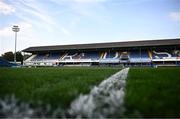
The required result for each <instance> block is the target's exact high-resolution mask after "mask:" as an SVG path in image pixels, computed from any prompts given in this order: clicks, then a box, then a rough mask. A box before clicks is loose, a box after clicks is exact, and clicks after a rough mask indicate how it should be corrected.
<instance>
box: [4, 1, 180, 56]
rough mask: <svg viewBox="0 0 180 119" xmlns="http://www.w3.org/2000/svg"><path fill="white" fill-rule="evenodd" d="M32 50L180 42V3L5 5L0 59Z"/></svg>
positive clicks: (21, 3) (25, 3)
mask: <svg viewBox="0 0 180 119" xmlns="http://www.w3.org/2000/svg"><path fill="white" fill-rule="evenodd" d="M13 25H19V27H20V32H19V33H18V46H17V49H18V50H22V49H24V48H27V47H30V46H42V45H62V44H82V43H99V42H115V41H130V40H149V39H164V38H180V0H0V54H2V53H4V52H7V51H14V33H13V32H12V30H11V27H12V26H13Z"/></svg>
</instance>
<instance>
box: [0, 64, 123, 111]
mask: <svg viewBox="0 0 180 119" xmlns="http://www.w3.org/2000/svg"><path fill="white" fill-rule="evenodd" d="M119 70H120V69H119V68H97V67H95V68H88V67H87V68H85V67H83V68H0V97H1V98H3V97H4V96H6V95H11V94H15V96H16V97H17V98H18V99H20V100H22V101H25V102H30V103H32V104H36V103H37V102H39V101H42V102H43V104H51V105H52V106H55V107H56V106H61V107H62V108H66V107H68V106H69V104H70V102H71V101H72V100H73V99H74V98H76V97H77V96H78V95H79V94H80V93H83V94H84V93H88V92H89V91H90V89H91V87H93V86H94V85H97V84H98V83H100V82H101V81H102V80H104V79H106V78H108V77H109V76H110V75H112V74H114V73H115V72H117V71H119Z"/></svg>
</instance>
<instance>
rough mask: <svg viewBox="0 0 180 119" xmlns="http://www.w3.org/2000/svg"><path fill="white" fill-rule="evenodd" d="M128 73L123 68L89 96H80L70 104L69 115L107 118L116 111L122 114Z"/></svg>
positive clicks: (95, 88)
mask: <svg viewBox="0 0 180 119" xmlns="http://www.w3.org/2000/svg"><path fill="white" fill-rule="evenodd" d="M128 71H129V68H125V69H123V70H121V71H119V72H117V73H116V74H114V75H112V76H111V77H109V78H108V79H106V80H104V81H103V82H102V83H100V84H99V86H97V87H96V86H95V87H94V88H93V89H92V90H91V92H90V93H89V94H87V95H80V96H79V97H78V98H77V99H75V100H74V101H73V102H72V103H71V107H70V109H69V111H68V112H69V114H70V115H74V116H76V117H107V116H108V115H110V114H114V113H115V112H116V111H117V109H118V113H123V111H124V107H123V103H124V96H125V93H124V88H125V84H126V80H125V79H126V78H127V75H128Z"/></svg>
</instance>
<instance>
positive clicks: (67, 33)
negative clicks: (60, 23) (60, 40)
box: [61, 27, 71, 36]
mask: <svg viewBox="0 0 180 119" xmlns="http://www.w3.org/2000/svg"><path fill="white" fill-rule="evenodd" d="M61 31H62V32H63V34H64V35H66V36H69V35H71V33H70V32H69V31H68V30H67V29H65V28H64V27H61Z"/></svg>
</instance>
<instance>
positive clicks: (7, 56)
mask: <svg viewBox="0 0 180 119" xmlns="http://www.w3.org/2000/svg"><path fill="white" fill-rule="evenodd" d="M2 57H3V58H4V59H6V60H8V61H14V54H13V52H6V53H4V54H3V55H2Z"/></svg>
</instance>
